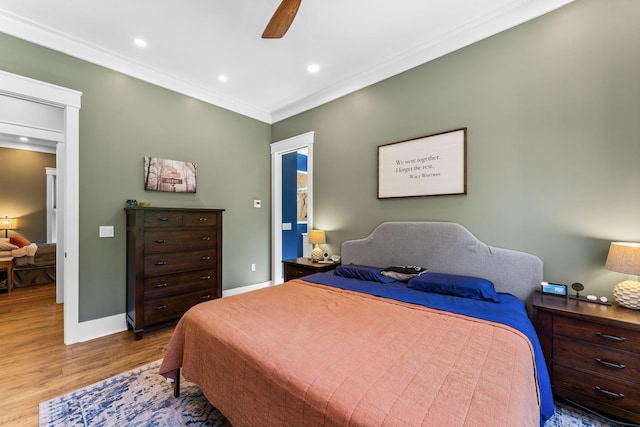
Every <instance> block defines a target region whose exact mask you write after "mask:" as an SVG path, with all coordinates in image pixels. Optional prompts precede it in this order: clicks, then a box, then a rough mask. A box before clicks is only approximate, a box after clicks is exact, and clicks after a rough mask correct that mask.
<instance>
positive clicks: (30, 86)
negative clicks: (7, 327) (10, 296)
mask: <svg viewBox="0 0 640 427" xmlns="http://www.w3.org/2000/svg"><path fill="white" fill-rule="evenodd" d="M0 93H2V94H5V95H8V96H13V97H16V98H23V99H28V100H31V101H35V102H40V103H42V104H48V105H53V106H56V107H60V108H63V109H64V128H63V132H62V135H61V137H60V138H56V139H55V140H56V141H57V144H56V169H57V170H58V179H57V184H58V242H57V252H56V283H63V287H64V291H63V293H64V343H65V344H67V345H68V344H73V343H75V342H79V341H81V338H80V337H81V335H80V333H81V331H80V322H79V313H80V310H79V304H80V301H79V296H80V292H79V199H80V194H79V188H80V185H79V183H80V178H79V175H80V173H79V170H80V164H79V152H80V150H79V144H80V98H81V96H82V92H78V91H75V90H72V89H67V88H64V87H61V86H56V85H52V84H49V83H45V82H41V81H38V80H33V79H30V78H27V77H23V76H19V75H16V74H11V73H7V72H5V71H1V70H0ZM4 125H5V126H6V130H9V129H13V132H7V133H14V134H17V133H18V132H15V130H18V129H19V130H20V133H23V134H25V136H29V135H32V136H36V137H38V136H39V137H42V136H43V135H42V132H43V131H42V130H41V129H40V130H39V129H35V128H29V127H27V126H21V124H20V123H4Z"/></svg>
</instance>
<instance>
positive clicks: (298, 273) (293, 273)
mask: <svg viewBox="0 0 640 427" xmlns="http://www.w3.org/2000/svg"><path fill="white" fill-rule="evenodd" d="M316 272H317V271H316V270H314V269H312V268H306V267H301V266H292V267H289V269H288V270H287V278H288V280H292V279H298V278H300V277H304V276H308V275H310V274H314V273H316Z"/></svg>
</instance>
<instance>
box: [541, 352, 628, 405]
mask: <svg viewBox="0 0 640 427" xmlns="http://www.w3.org/2000/svg"><path fill="white" fill-rule="evenodd" d="M552 371H553V387H554V391H555V389H556V388H560V389H564V390H568V391H571V392H574V393H578V394H580V395H583V396H586V397H589V398H591V399H593V400H595V401H597V402H599V403H602V404H605V405H609V406H612V407H615V408H620V409H624V410H627V411H631V412H639V411H640V387H638V384H636V383H630V382H627V381H622V380H616V379H613V378H610V377H607V376H602V375H597V374H590V375H585V374H583V373H581V372H579V371H576V370H573V369H571V368H567V367H565V366H562V365H559V364H555V363H554V364H553V369H552Z"/></svg>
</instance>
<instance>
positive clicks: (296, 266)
mask: <svg viewBox="0 0 640 427" xmlns="http://www.w3.org/2000/svg"><path fill="white" fill-rule="evenodd" d="M282 263H283V264H284V281H285V282H288V281H289V280H292V279H297V278H299V277H304V276H308V275H310V274H315V273H323V272H325V271H331V270H333V269H334V268H336V267H337V266H339V265H340V263H339V262H332V263H331V264H322V263H319V262H314V261H311V260H310V259H309V258H295V259H285V260H283V261H282Z"/></svg>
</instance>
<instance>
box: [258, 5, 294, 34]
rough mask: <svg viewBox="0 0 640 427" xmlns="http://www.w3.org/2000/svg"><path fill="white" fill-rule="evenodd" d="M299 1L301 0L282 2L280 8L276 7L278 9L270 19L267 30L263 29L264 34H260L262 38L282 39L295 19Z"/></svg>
mask: <svg viewBox="0 0 640 427" xmlns="http://www.w3.org/2000/svg"><path fill="white" fill-rule="evenodd" d="M301 1H302V0H282V3H280V6H278V9H277V10H276V13H274V14H273V16H272V17H271V21H269V24H268V25H267V28H265V30H264V33H262V38H263V39H279V38H282V36H284V35H285V33H286V32H287V30H288V29H289V27H290V26H291V23H292V22H293V18H295V17H296V13H298V8H299V7H300V2H301Z"/></svg>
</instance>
